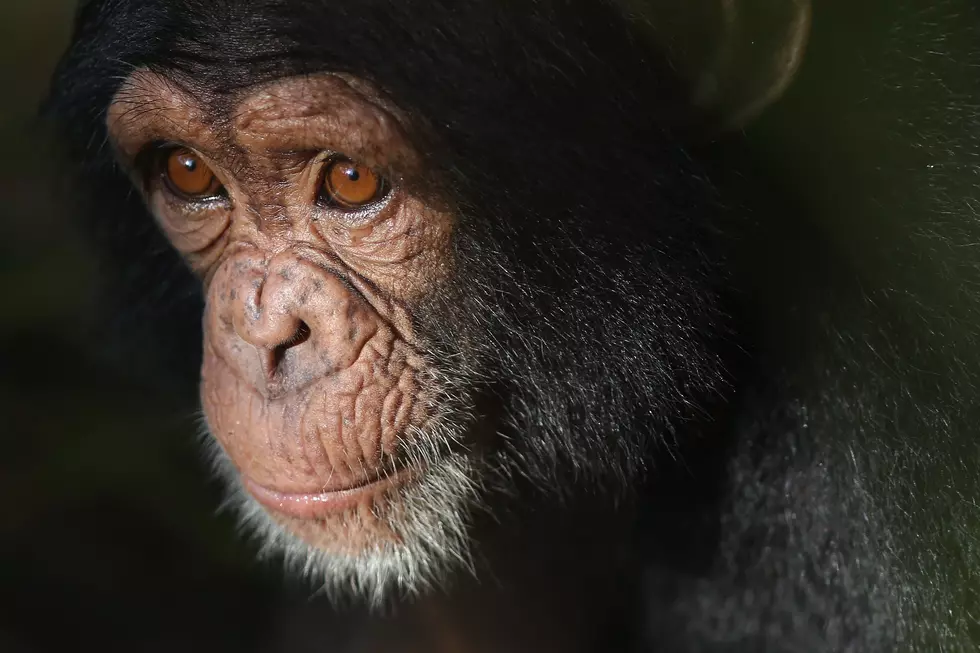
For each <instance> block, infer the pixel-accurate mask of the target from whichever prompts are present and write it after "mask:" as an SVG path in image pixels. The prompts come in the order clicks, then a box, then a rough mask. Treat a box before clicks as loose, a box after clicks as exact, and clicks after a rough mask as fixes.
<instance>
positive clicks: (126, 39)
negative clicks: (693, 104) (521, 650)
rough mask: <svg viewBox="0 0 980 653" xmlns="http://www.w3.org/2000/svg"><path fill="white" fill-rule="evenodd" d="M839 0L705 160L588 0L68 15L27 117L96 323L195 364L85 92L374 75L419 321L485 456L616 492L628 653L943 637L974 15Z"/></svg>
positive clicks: (966, 347) (188, 284)
mask: <svg viewBox="0 0 980 653" xmlns="http://www.w3.org/2000/svg"><path fill="white" fill-rule="evenodd" d="M651 1H655V0H651ZM855 4H856V3H853V2H850V3H844V2H838V1H836V0H826V1H825V2H822V3H820V4H818V5H817V6H816V7H815V14H814V21H815V24H814V28H815V31H814V40H813V43H812V44H811V48H810V52H809V54H808V58H807V60H806V63H805V64H804V68H803V70H802V71H801V76H800V79H799V80H798V82H797V84H796V85H795V86H794V87H793V88H792V89H791V91H790V93H789V95H788V96H787V97H786V98H785V99H784V100H783V101H782V102H781V103H780V105H778V106H777V107H775V108H774V109H773V110H772V111H771V112H770V114H769V115H767V116H766V118H765V120H763V121H762V122H761V123H760V124H759V125H757V126H755V127H753V128H752V129H751V130H750V131H748V132H747V133H746V134H741V135H737V136H735V137H732V138H729V139H727V140H725V141H722V142H716V143H710V144H705V143H700V144H694V143H692V142H688V136H689V134H688V133H686V132H683V133H682V132H681V131H680V130H679V129H678V128H677V127H678V126H679V125H681V124H690V121H689V120H687V118H689V115H688V114H687V113H686V112H687V111H689V110H690V108H689V107H686V106H685V102H684V98H685V97H686V94H685V92H684V87H683V84H682V81H683V80H678V79H675V78H674V77H673V76H672V73H671V72H670V71H671V70H672V68H671V66H670V62H669V61H667V59H666V58H665V57H664V56H663V54H662V53H660V52H658V51H657V49H656V48H655V47H653V46H652V45H651V44H650V42H649V41H648V39H647V37H646V34H647V32H646V31H645V29H644V26H643V24H642V22H639V21H632V20H630V17H629V16H628V15H627V14H626V12H625V11H624V10H623V9H622V7H620V6H619V5H617V4H615V3H613V2H611V0H541V1H539V2H530V1H529V0H519V1H508V0H496V1H493V2H489V1H485V2H476V1H471V2H452V1H450V0H425V1H424V2H422V1H419V2H415V1H413V0H398V1H395V2H393V1H392V0H384V1H380V0H363V1H360V2H356V3H354V2H336V3H333V2H316V1H312V0H307V1H305V2H304V1H287V0H261V1H255V2H248V3H245V2H234V1H231V0H226V1H221V2H204V1H198V0H169V1H164V0H89V1H88V2H85V3H83V7H82V9H81V11H80V16H79V22H78V30H77V33H76V38H75V41H74V44H73V46H72V48H71V50H70V51H69V53H68V54H67V55H66V57H65V59H64V61H63V63H62V65H61V67H60V69H59V71H58V73H57V76H56V79H55V83H54V91H53V94H52V98H51V104H50V107H51V114H52V115H53V116H54V117H55V118H56V119H57V121H58V124H59V125H60V129H61V133H62V135H63V137H64V140H65V142H66V145H67V147H68V149H69V150H70V151H71V152H72V153H73V155H74V156H75V158H77V159H78V160H79V161H80V162H81V163H82V166H81V175H82V177H83V179H84V181H85V184H86V188H87V190H90V191H92V192H90V193H87V194H85V197H87V198H89V199H90V201H92V205H91V210H88V211H83V212H84V213H86V214H88V215H93V216H94V217H95V223H94V224H95V225H96V228H97V231H98V232H99V233H100V234H101V235H102V236H103V238H102V242H104V243H106V245H107V250H108V253H107V260H113V261H115V262H116V263H118V264H120V265H119V270H121V275H117V279H119V281H120V283H119V284H118V285H119V288H117V296H119V297H121V300H120V301H121V303H122V304H123V305H125V306H127V307H128V308H127V309H126V315H128V316H129V318H128V319H129V320H131V322H126V323H124V324H123V327H122V328H123V329H135V328H139V329H141V330H144V331H145V330H146V329H147V328H153V334H154V338H155V339H156V342H157V343H158V344H157V349H156V350H157V351H162V352H165V356H166V357H167V358H168V359H176V363H177V364H178V365H179V366H180V369H179V370H178V371H179V372H180V373H181V374H183V375H184V376H185V377H187V378H194V377H195V376H196V370H197V365H198V363H199V353H198V350H199V340H200V334H199V314H200V310H201V299H200V295H199V290H198V288H197V286H196V282H195V281H194V280H193V279H192V278H191V277H190V275H189V274H188V273H187V272H186V271H185V269H184V268H183V266H182V264H181V263H180V261H179V259H178V257H177V256H176V255H175V254H174V253H172V251H171V250H170V248H169V246H168V244H167V243H166V241H165V240H164V239H163V237H162V236H161V235H160V234H159V233H158V232H157V231H156V229H155V228H154V227H153V224H152V222H151V220H150V219H149V218H148V217H147V215H146V212H145V209H144V208H143V206H142V204H141V202H140V200H139V198H138V197H137V196H136V195H135V193H133V192H131V191H130V190H129V182H128V181H127V180H126V179H125V178H124V177H123V176H122V175H121V174H120V172H119V171H118V170H117V169H116V166H115V164H114V162H113V160H112V154H111V152H110V151H109V149H108V148H107V147H106V146H105V142H106V129H105V125H104V109H105V107H106V106H107V105H108V102H109V100H110V98H111V97H112V95H113V93H114V92H115V90H116V89H117V88H118V86H119V84H120V82H121V81H122V79H123V78H124V77H125V76H126V75H127V74H128V73H129V72H130V71H131V70H132V69H133V68H135V67H139V66H149V67H152V68H157V69H160V70H163V71H168V72H169V73H170V74H171V75H174V76H176V77H177V79H178V80H179V81H181V82H182V83H183V84H184V85H185V86H187V87H188V88H189V89H191V90H192V91H199V92H205V91H206V92H208V93H215V94H217V96H218V97H220V96H221V94H222V93H223V92H227V91H233V90H235V89H236V88H240V87H242V86H245V85H248V84H253V83H256V82H259V81H262V80H265V79H269V78H273V77H278V76H281V75H289V74H298V73H304V72H311V71H318V70H331V71H344V72H350V73H352V74H355V75H357V76H360V77H363V78H367V79H370V80H372V81H373V82H375V83H376V84H377V85H378V86H379V87H380V88H381V89H383V90H384V92H386V93H387V94H389V95H390V97H391V98H392V99H393V100H394V101H395V102H396V103H397V104H398V106H399V107H401V108H402V109H403V110H404V111H405V112H406V113H407V115H408V116H409V117H410V119H411V120H412V123H413V126H414V133H413V137H414V138H415V140H416V145H417V147H418V148H419V149H420V151H422V152H423V153H424V155H425V156H426V157H427V161H428V169H429V170H430V171H431V175H430V177H431V178H430V179H427V180H423V181H424V182H425V183H430V184H431V186H432V190H433V192H436V193H439V194H442V195H443V196H444V197H445V198H447V199H448V200H449V201H451V202H452V203H454V204H455V205H456V206H458V207H459V209H460V214H461V226H460V229H459V231H458V235H457V255H458V257H459V260H460V262H461V269H462V271H463V273H462V274H461V275H460V279H459V280H458V281H457V282H456V284H455V285H454V286H453V287H452V288H448V289H445V290H444V292H442V293H440V294H439V295H437V296H434V297H433V298H432V299H431V300H430V302H428V303H427V304H426V305H425V306H423V307H420V308H419V321H420V323H421V324H422V328H421V329H420V330H421V331H423V332H425V331H426V330H428V331H429V332H430V333H431V334H433V335H431V336H430V337H431V339H432V346H433V348H434V350H436V351H438V352H440V353H441V356H440V358H441V359H453V360H465V361H466V373H465V374H463V373H460V374H461V375H462V376H464V377H465V378H462V379H461V380H464V381H473V380H474V378H476V379H479V382H480V383H481V384H484V385H486V388H485V390H486V392H488V393H489V394H490V395H492V397H493V398H494V401H496V402H498V403H500V404H501V414H502V415H503V420H504V421H503V423H502V428H503V429H504V432H505V434H506V435H508V436H509V437H508V438H507V439H506V442H507V444H506V447H505V450H504V451H502V452H501V453H500V457H501V461H502V462H504V463H505V464H506V465H507V466H508V468H509V469H511V470H512V471H514V472H517V473H518V474H520V475H522V476H523V477H525V478H527V479H530V480H531V481H533V482H534V483H536V484H538V485H540V486H542V487H552V486H556V485H557V486H559V487H569V488H571V490H570V492H569V494H571V495H574V494H575V492H576V491H578V490H580V489H581V488H587V489H589V490H591V489H592V488H596V487H599V488H602V489H603V491H607V492H610V493H612V494H620V493H623V492H631V493H635V494H637V495H638V496H640V497H641V503H642V505H643V506H644V515H645V516H644V520H643V523H642V524H640V525H638V528H637V533H636V541H635V542H634V543H633V546H634V549H635V550H636V551H637V552H638V553H637V555H638V556H639V557H640V558H641V559H642V569H638V570H637V574H638V575H639V576H638V577H639V583H638V585H639V587H638V596H637V598H636V601H635V602H634V603H635V608H636V621H635V624H633V627H634V628H635V635H634V636H633V637H632V639H633V640H635V642H636V645H637V646H638V647H640V648H641V650H656V651H675V650H676V651H712V652H713V651H763V650H764V651H786V652H790V651H792V652H796V651H800V652H802V651H854V652H858V651H896V650H903V647H904V648H906V649H907V650H919V651H940V650H946V651H958V650H969V649H970V647H971V643H970V642H971V641H972V640H971V637H972V636H976V629H977V625H976V616H975V615H976V610H977V609H978V606H977V605H976V594H975V590H974V589H973V588H974V587H976V586H980V585H977V583H980V578H978V574H977V570H978V569H980V549H978V547H976V546H975V545H974V541H975V539H976V537H977V536H978V535H980V529H978V526H977V516H978V514H980V511H978V509H977V508H976V501H975V499H974V489H975V488H976V483H977V481H976V479H977V471H976V465H975V463H976V462H977V450H976V449H977V445H976V444H975V438H974V437H972V435H973V433H972V425H973V424H976V423H978V422H977V420H976V419H975V417H976V415H975V412H976V410H975V409H974V408H973V403H974V402H973V399H974V395H975V376H976V368H977V362H978V361H977V349H976V346H975V338H976V328H975V325H976V324H977V323H978V320H977V317H978V316H977V312H978V310H977V309H978V308H980V304H978V297H980V293H977V292H976V283H977V282H978V281H980V274H978V272H977V261H978V260H980V259H978V255H977V254H976V253H975V250H976V243H977V242H980V233H977V232H978V231H980V227H978V226H977V217H976V216H977V214H978V212H980V191H978V190H977V186H978V184H977V179H980V178H978V177H977V171H978V170H980V109H978V108H977V107H978V104H980V72H978V71H980V43H977V41H976V37H977V35H978V30H980V15H977V11H976V10H975V9H974V8H973V7H972V6H971V5H970V4H969V3H967V2H965V1H964V2H960V1H958V0H946V1H945V2H933V3H931V5H930V6H929V7H924V6H921V7H920V6H919V5H920V3H916V2H914V0H869V1H868V2H865V3H861V6H860V7H855V6H853V5H855ZM603 181H605V182H607V184H608V185H607V186H606V187H607V188H610V189H613V190H615V191H622V192H597V184H598V183H600V182H603ZM134 253H137V254H138V256H137V257H136V259H135V260H134ZM147 300H149V301H147ZM436 325H438V326H436ZM425 327H428V328H427V329H426V328H425ZM174 353H178V354H179V356H175V355H174ZM471 377H472V378H471ZM488 379H489V380H491V381H490V382H487V380H488ZM977 641H978V642H980V639H978V640H977Z"/></svg>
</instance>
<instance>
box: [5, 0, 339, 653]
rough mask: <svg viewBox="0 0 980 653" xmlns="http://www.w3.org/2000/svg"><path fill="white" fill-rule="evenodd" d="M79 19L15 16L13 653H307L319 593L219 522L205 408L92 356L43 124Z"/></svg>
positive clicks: (64, 10) (82, 263)
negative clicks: (201, 443) (203, 436)
mask: <svg viewBox="0 0 980 653" xmlns="http://www.w3.org/2000/svg"><path fill="white" fill-rule="evenodd" d="M74 5H75V0H3V2H2V8H0V89H3V90H2V92H0V147H2V148H3V150H2V152H3V156H2V157H0V443H2V448H0V551H2V553H0V606H2V608H0V651H4V652H5V653H18V652H20V651H45V650H54V649H55V648H58V649H61V648H62V647H63V646H64V645H65V644H66V643H73V644H75V645H79V646H88V645H94V646H95V648H96V650H116V649H124V650H139V651H154V650H160V651H175V650H180V651H194V650H207V651H214V650H232V649H234V650H236V651H243V650H245V651H248V650H262V651H271V650H281V649H287V650H292V651H302V650H305V649H304V647H303V646H297V645H296V642H291V641H289V640H305V639H308V638H307V637H305V636H304V630H305V628H304V626H303V624H304V623H305V622H304V615H307V614H309V613H312V612H313V610H312V608H313V603H314V601H313V600H312V599H310V592H309V590H308V589H306V588H303V587H293V586H287V585H286V581H284V580H282V578H281V575H280V574H279V573H278V570H277V569H276V567H275V565H274V564H263V563H258V562H255V561H254V555H253V553H254V551H253V550H251V549H250V548H249V545H248V544H247V543H245V542H243V541H242V539H241V538H239V537H238V536H237V535H236V533H235V532H234V522H233V520H232V519H231V517H230V516H228V515H217V516H216V515H215V510H216V506H217V505H218V504H219V500H220V492H219V488H218V487H216V485H215V484H214V483H212V482H211V481H209V479H208V476H207V473H206V468H205V465H204V464H203V462H202V458H201V456H200V454H199V451H198V447H197V446H196V438H195V433H196V412H195V411H196V407H195V406H194V404H193V403H192V402H190V401H187V400H186V399H183V398H176V397H174V396H172V393H166V392H160V391H159V389H158V388H156V387H153V386H151V385H148V384H147V383H146V382H145V381H143V382H140V381H137V380H136V377H135V376H130V375H128V374H127V370H126V369H125V366H122V369H120V367H119V366H118V365H112V364H110V363H109V362H108V361H106V360H100V359H98V358H97V356H98V355H97V354H95V353H93V348H92V347H89V346H87V345H86V343H85V341H86V339H87V338H95V339H96V340H97V339H98V338H99V337H101V336H100V333H99V327H98V325H97V324H96V323H95V322H94V321H93V319H92V318H93V315H94V314H95V313H96V307H97V302H96V294H97V293H96V279H97V274H98V270H97V268H96V265H95V261H94V258H93V256H92V254H91V252H90V251H88V250H87V249H86V246H85V245H84V240H83V239H80V238H79V237H78V234H77V233H76V232H74V231H73V227H72V220H71V214H72V198H71V196H70V193H67V192H66V191H65V190H64V187H65V185H64V184H63V183H61V181H60V179H59V174H58V172H57V166H56V165H55V162H54V161H52V160H51V154H50V152H51V151H52V150H51V148H50V144H48V143H47V142H46V132H45V130H44V128H43V125H42V124H40V123H39V121H38V119H37V117H36V116H37V112H38V107H39V104H40V102H41V101H42V98H43V97H44V94H45V92H46V87H47V83H48V78H49V76H50V74H51V71H52V69H53V67H54V65H55V63H56V61H57V59H58V56H59V55H60V53H61V51H62V50H63V48H64V47H65V46H66V44H67V41H68V37H69V33H70V27H71V20H72V14H73V11H74ZM317 612H318V613H319V614H320V617H318V619H322V613H320V612H319V610H317ZM314 621H315V620H314ZM339 636H340V633H336V635H333V636H332V638H331V639H333V637H339ZM333 641H334V643H339V642H338V641H337V640H336V639H334V640H333Z"/></svg>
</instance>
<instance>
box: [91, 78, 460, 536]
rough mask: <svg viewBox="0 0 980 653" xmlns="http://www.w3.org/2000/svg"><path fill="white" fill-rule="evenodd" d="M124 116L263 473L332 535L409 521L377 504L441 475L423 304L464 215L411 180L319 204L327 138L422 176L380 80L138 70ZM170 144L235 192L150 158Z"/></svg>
mask: <svg viewBox="0 0 980 653" xmlns="http://www.w3.org/2000/svg"><path fill="white" fill-rule="evenodd" d="M359 88H360V89H361V90H358V89H359ZM108 123H109V130H110V135H111V137H112V139H113V142H114V144H115V146H116V148H117V149H118V151H119V152H120V155H121V157H122V159H123V160H124V161H125V162H126V164H127V165H128V166H129V168H130V169H131V170H132V174H133V176H134V179H136V180H137V184H138V186H139V187H140V188H141V189H142V190H143V192H144V193H145V196H146V201H147V203H148V204H149V206H150V207H151V208H152V210H153V213H154V215H155V216H156V218H157V220H158V221H159V223H160V225H161V227H162V229H163V231H164V233H165V234H166V235H167V237H168V238H169V239H170V241H171V242H172V243H173V245H174V247H176V248H177V250H179V251H180V253H181V254H182V255H183V256H184V257H185V258H186V260H187V261H188V262H189V264H190V265H191V267H192V268H193V270H194V271H195V272H196V274H198V275H199V276H200V277H201V278H202V280H203V283H204V286H205V295H206V298H207V308H206V311H205V326H204V352H205V355H204V365H203V370H202V383H201V397H202V403H203V407H204V413H205V415H206V417H207V421H208V424H209V426H210V429H211V431H212V433H213V434H214V436H215V437H216V438H217V440H218V441H219V442H220V444H221V446H222V447H223V449H224V451H225V452H226V454H227V455H228V456H229V457H230V458H231V460H232V461H233V462H234V464H235V466H236V467H237V468H238V470H239V472H240V473H241V475H242V479H243V483H244V485H245V487H246V489H248V490H249V491H250V492H251V493H252V494H253V495H254V496H255V497H256V498H257V499H258V500H259V501H260V502H262V503H263V504H265V505H266V506H267V507H269V508H270V509H271V510H272V511H273V512H274V514H275V515H276V518H277V519H279V520H281V521H282V522H283V523H285V524H287V525H288V527H289V528H290V529H291V530H293V531H295V532H296V533H298V534H300V535H301V536H302V537H303V538H304V539H306V540H307V541H308V542H309V543H310V544H313V545H316V546H320V547H323V548H328V549H329V548H332V549H337V548H340V549H345V548H348V541H360V542H361V544H360V546H368V543H369V542H371V538H372V537H380V538H386V537H388V538H391V537H396V535H395V534H393V533H392V532H390V530H389V529H387V528H386V527H385V525H384V521H383V520H378V519H375V518H373V515H376V514H377V510H376V508H377V507H378V506H380V505H382V504H383V503H384V501H385V497H386V496H387V495H388V494H390V493H391V492H393V491H397V489H398V488H399V486H400V485H401V484H403V483H411V482H413V480H412V479H413V477H414V476H418V475H421V474H424V473H425V470H423V469H417V468H411V467H410V466H409V465H408V463H407V461H406V456H405V453H404V450H405V449H406V448H410V447H411V446H412V441H411V437H412V436H411V433H413V432H414V433H420V432H424V431H425V430H426V428H427V423H428V421H429V420H430V419H431V417H432V413H433V411H435V410H438V408H437V407H434V406H432V405H431V392H428V391H427V389H426V370H425V365H426V362H425V360H424V359H423V357H422V356H421V355H420V353H419V351H418V341H417V339H416V337H415V335H414V333H413V323H412V320H411V307H412V304H413V302H414V301H416V299H417V298H418V297H419V295H421V294H422V293H424V292H425V291H426V290H427V289H429V288H431V287H433V286H435V285H436V284H438V283H440V281H441V280H442V279H443V278H444V277H445V275H446V274H447V272H448V270H450V268H451V266H452V261H451V258H450V255H449V250H450V238H451V234H452V224H453V220H452V216H451V215H450V214H448V213H447V212H445V211H440V210H438V209H435V208H433V207H431V206H429V205H427V204H426V203H424V202H423V201H422V200H420V199H419V198H418V197H416V196H413V195H412V194H411V192H410V191H409V190H408V189H406V188H405V187H404V185H403V182H402V181H401V180H399V181H397V182H394V183H393V186H392V188H391V189H390V190H389V191H388V193H387V195H386V196H385V197H384V198H382V200H381V201H380V202H378V203H377V204H376V205H372V206H370V207H368V208H367V209H366V210H362V211H359V212H354V211H340V210H337V209H335V208H331V207H324V206H323V205H322V204H318V202H317V198H318V193H319V192H320V186H321V185H322V183H323V180H322V177H323V166H324V164H325V162H326V161H327V159H328V157H327V156H326V154H325V153H329V152H343V153H344V154H345V155H346V156H350V157H353V158H356V159H357V160H358V161H359V162H362V163H364V164H365V165H370V166H371V167H373V168H376V169H381V170H384V169H391V168H392V166H393V165H397V166H398V169H399V170H404V171H405V174H411V172H412V169H411V166H412V165H413V164H414V165H417V163H415V157H414V153H413V152H412V150H411V148H410V147H409V146H408V144H407V142H406V141H405V139H404V137H403V136H402V134H401V128H400V126H399V123H398V119H397V118H396V116H395V115H393V113H392V112H391V111H389V110H386V109H385V108H384V107H383V106H382V105H381V104H380V102H379V101H378V100H377V99H376V96H374V95H371V94H370V91H368V90H366V87H365V85H363V84H358V83H356V82H351V83H348V81H345V80H344V79H342V78H341V77H337V76H332V75H322V76H317V77H313V78H297V79H286V80H281V81H276V82H273V83H271V84H268V85H265V86H261V87H258V88H252V89H248V90H247V91H245V92H243V93H242V94H241V97H238V98H235V100H234V101H233V102H232V103H231V104H230V111H219V110H216V109H214V108H213V107H209V106H207V105H206V103H202V102H201V101H200V100H198V99H196V98H194V97H192V96H191V95H189V94H188V93H187V92H185V91H181V90H179V89H178V88H176V87H175V86H174V85H173V84H168V83H167V81H166V80H165V79H163V78H161V77H159V76H157V75H154V74H153V73H149V72H137V73H135V74H134V75H132V76H131V77H130V79H129V80H128V81H127V83H126V84H125V85H124V86H123V87H122V88H121V89H120V91H119V92H118V94H117V96H116V98H115V100H114V101H113V103H112V105H111V107H110V109H109V117H108ZM157 142H173V143H180V144H181V145H184V146H187V147H189V148H192V149H193V151H194V152H196V153H198V154H199V155H200V156H201V157H202V159H203V160H204V161H206V163H207V165H208V167H209V168H210V169H211V170H212V171H213V172H214V174H215V176H216V177H217V178H218V180H219V181H220V183H221V184H222V186H223V188H224V189H225V191H226V194H225V195H224V196H222V197H219V198H216V199H205V200H204V201H199V202H195V201H187V200H186V199H185V198H182V197H179V196H177V195H175V194H174V193H173V192H171V191H170V190H168V188H167V186H166V184H164V183H163V182H162V181H161V180H160V179H159V178H158V177H159V175H158V174H155V171H154V170H152V169H151V170H149V171H147V170H141V168H140V166H139V158H140V154H141V152H144V150H145V149H146V148H147V147H148V146H150V145H151V144H153V143H157ZM351 511H356V512H358V513H359V514H360V523H361V524H362V525H365V524H366V525H368V531H367V532H366V533H365V532H345V530H344V527H343V526H342V524H341V522H342V521H343V520H340V519H339V516H343V515H344V513H349V512H351ZM382 512H383V511H382ZM345 523H346V522H345ZM373 530H377V531H378V532H377V533H372V532H371V531H373ZM351 546H353V545H351Z"/></svg>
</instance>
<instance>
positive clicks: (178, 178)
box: [162, 147, 221, 200]
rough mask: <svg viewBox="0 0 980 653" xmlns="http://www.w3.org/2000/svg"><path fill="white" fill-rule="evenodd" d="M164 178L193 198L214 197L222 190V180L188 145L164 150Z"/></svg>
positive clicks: (171, 185) (175, 190)
mask: <svg viewBox="0 0 980 653" xmlns="http://www.w3.org/2000/svg"><path fill="white" fill-rule="evenodd" d="M163 156H164V161H163V165H162V168H163V178H164V180H165V181H166V182H167V186H169V187H170V189H171V190H172V191H173V192H174V193H176V194H177V195H180V196H182V197H185V198H187V199H191V200H200V199H206V198H209V197H214V196H215V195H217V194H218V193H219V192H220V191H221V182H220V181H218V178H217V177H216V176H215V174H214V172H213V171H212V170H211V168H209V167H208V165H207V164H206V163H204V161H202V160H201V157H200V156H198V155H197V154H196V153H195V152H193V151H192V150H189V149H188V148H186V147H175V148H172V149H168V150H165V151H164V154H163Z"/></svg>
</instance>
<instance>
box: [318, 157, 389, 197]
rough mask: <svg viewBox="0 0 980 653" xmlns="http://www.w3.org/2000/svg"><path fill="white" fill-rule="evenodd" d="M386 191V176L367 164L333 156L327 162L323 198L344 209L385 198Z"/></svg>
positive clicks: (322, 191)
mask: <svg viewBox="0 0 980 653" xmlns="http://www.w3.org/2000/svg"><path fill="white" fill-rule="evenodd" d="M387 190H388V189H387V184H386V183H385V180H384V178H383V177H381V176H379V175H378V174H377V173H376V172H374V171H373V170H371V169H370V168H368V167H367V166H364V165H361V164H359V163H354V162H353V161H351V160H349V159H334V160H332V161H330V162H329V163H327V167H326V171H325V172H324V175H323V188H322V190H321V198H322V199H323V200H324V201H325V202H327V203H329V204H333V205H334V206H339V207H340V208H343V209H359V208H363V207H365V206H367V205H369V204H372V203H374V202H377V201H378V200H380V199H381V198H383V197H384V196H385V193H386V192H387Z"/></svg>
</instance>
